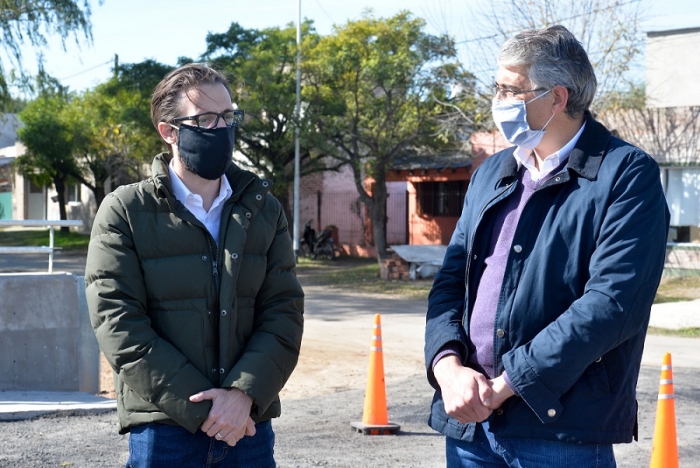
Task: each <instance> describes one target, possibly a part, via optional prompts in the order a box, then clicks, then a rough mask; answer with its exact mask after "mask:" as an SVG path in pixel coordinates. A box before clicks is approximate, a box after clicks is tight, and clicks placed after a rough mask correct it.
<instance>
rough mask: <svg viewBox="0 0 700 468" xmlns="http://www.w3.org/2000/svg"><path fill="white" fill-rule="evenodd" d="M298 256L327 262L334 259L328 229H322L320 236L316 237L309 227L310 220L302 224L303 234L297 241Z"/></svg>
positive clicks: (331, 240)
mask: <svg viewBox="0 0 700 468" xmlns="http://www.w3.org/2000/svg"><path fill="white" fill-rule="evenodd" d="M299 250H300V254H301V255H302V256H304V257H311V258H313V259H316V258H318V257H325V258H327V259H328V260H333V258H335V249H334V248H333V237H332V236H331V230H330V229H324V230H323V231H321V234H319V235H318V236H316V230H315V229H314V228H312V227H311V220H309V221H308V222H307V223H306V224H304V233H303V235H302V238H301V239H300V240H299Z"/></svg>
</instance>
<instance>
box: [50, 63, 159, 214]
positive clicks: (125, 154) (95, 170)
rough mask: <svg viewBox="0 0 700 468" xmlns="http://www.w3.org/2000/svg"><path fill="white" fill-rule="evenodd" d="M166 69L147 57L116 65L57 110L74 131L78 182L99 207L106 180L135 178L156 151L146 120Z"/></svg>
mask: <svg viewBox="0 0 700 468" xmlns="http://www.w3.org/2000/svg"><path fill="white" fill-rule="evenodd" d="M171 69H172V68H171V67H169V66H167V65H163V64H160V63H158V62H155V61H152V60H147V61H145V62H142V63H138V64H126V65H122V66H121V67H120V68H119V70H118V71H117V73H115V76H114V77H113V78H112V79H110V80H109V81H107V82H106V83H103V84H101V85H98V86H97V87H96V88H94V89H92V90H89V91H86V92H85V93H83V94H82V95H80V96H77V97H76V98H75V99H73V100H72V101H71V102H70V106H69V107H68V108H67V109H66V111H65V112H64V113H63V114H62V118H63V120H64V122H65V124H66V125H67V126H69V127H70V128H72V129H73V131H74V136H75V137H74V146H73V151H74V156H75V157H76V159H77V161H78V163H79V164H80V166H81V168H82V171H81V174H82V176H81V177H80V178H79V180H80V181H81V182H82V183H83V184H84V185H85V186H86V187H88V188H89V189H90V190H91V191H92V192H93V194H94V196H95V202H96V204H97V206H98V207H99V205H100V203H101V202H102V200H103V199H104V197H105V190H106V187H107V184H108V183H109V184H111V186H112V187H116V186H118V185H121V184H123V183H128V182H133V181H135V180H140V179H141V178H143V177H142V173H141V172H142V171H141V168H142V166H143V164H144V163H147V162H148V161H150V160H151V158H152V157H153V156H154V155H155V154H156V153H157V152H158V151H159V150H160V149H162V146H163V145H162V141H161V139H160V137H159V136H158V133H157V132H156V131H155V129H154V128H153V124H152V123H151V118H150V105H151V94H152V92H153V89H154V88H155V86H156V84H157V83H158V82H159V81H160V80H161V79H162V78H163V76H164V75H165V74H166V73H168V72H169V71H170V70H171Z"/></svg>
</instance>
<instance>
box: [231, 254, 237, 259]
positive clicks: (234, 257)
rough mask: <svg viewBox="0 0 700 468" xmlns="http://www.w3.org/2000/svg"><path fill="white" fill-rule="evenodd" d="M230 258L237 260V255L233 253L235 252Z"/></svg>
mask: <svg viewBox="0 0 700 468" xmlns="http://www.w3.org/2000/svg"><path fill="white" fill-rule="evenodd" d="M231 258H232V259H234V260H238V254H237V253H235V252H234V253H232V254H231Z"/></svg>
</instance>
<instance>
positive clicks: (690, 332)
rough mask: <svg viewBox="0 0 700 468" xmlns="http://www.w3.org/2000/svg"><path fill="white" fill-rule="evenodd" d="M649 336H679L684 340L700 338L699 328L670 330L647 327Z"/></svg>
mask: <svg viewBox="0 0 700 468" xmlns="http://www.w3.org/2000/svg"><path fill="white" fill-rule="evenodd" d="M647 333H648V334H649V335H665V336H680V337H684V338H700V328H680V329H678V330H672V329H668V328H657V327H649V329H648V330H647Z"/></svg>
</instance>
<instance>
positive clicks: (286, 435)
mask: <svg viewBox="0 0 700 468" xmlns="http://www.w3.org/2000/svg"><path fill="white" fill-rule="evenodd" d="M658 378H659V372H658V370H656V369H651V368H646V367H645V368H643V370H642V374H641V377H640V385H639V394H638V399H639V403H640V440H639V442H636V443H632V444H627V445H620V446H616V448H615V451H616V455H617V459H618V466H619V467H621V468H639V467H642V466H648V465H649V459H650V454H651V443H652V436H653V430H654V419H655V414H656V393H657V391H658ZM674 378H675V382H676V415H677V416H676V419H677V427H678V445H679V453H680V465H681V466H683V467H698V466H700V419H699V418H698V412H699V411H698V410H699V409H700V379H698V378H697V369H674ZM363 394H364V391H363V390H361V389H353V390H346V391H341V392H336V393H332V394H328V395H323V396H316V397H313V398H306V399H294V400H287V401H286V402H283V416H282V417H281V418H279V419H277V420H275V421H274V422H273V425H274V427H275V431H276V433H277V445H276V451H277V455H276V458H277V461H278V464H279V466H280V467H281V468H285V467H286V468H292V467H299V468H302V467H303V468H305V467H319V466H327V467H358V466H359V467H416V468H432V467H435V468H437V467H441V466H444V454H443V447H444V441H443V438H442V437H441V436H439V435H438V434H436V433H434V432H433V431H432V430H430V428H428V427H427V425H426V424H425V421H426V418H427V415H428V407H429V403H430V397H431V391H430V388H429V387H428V385H427V384H426V383H425V381H424V379H423V376H422V375H416V376H414V377H412V378H409V379H405V380H403V381H401V382H395V383H392V384H390V385H388V386H387V398H388V400H389V418H390V420H391V422H394V423H396V424H400V425H401V432H400V434H399V435H396V436H363V435H361V434H359V433H356V432H354V431H353V430H352V429H351V428H350V425H349V423H350V421H354V420H359V419H361V416H362V414H361V413H362V405H363ZM0 434H1V436H0V467H8V468H9V467H13V468H14V467H18V468H19V467H75V468H82V467H85V468H100V467H120V466H124V462H125V460H126V458H127V455H128V439H127V436H120V435H118V434H117V433H116V413H115V412H109V413H103V414H73V415H62V416H48V417H39V418H34V419H31V420H26V421H16V422H5V423H0Z"/></svg>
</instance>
